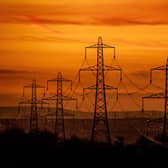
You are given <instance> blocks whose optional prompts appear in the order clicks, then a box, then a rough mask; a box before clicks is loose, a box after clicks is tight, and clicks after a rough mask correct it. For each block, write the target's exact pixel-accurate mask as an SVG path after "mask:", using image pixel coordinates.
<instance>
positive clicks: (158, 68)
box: [150, 65, 166, 83]
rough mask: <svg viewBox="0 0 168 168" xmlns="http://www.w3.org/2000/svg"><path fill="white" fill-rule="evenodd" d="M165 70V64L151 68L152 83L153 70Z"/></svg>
mask: <svg viewBox="0 0 168 168" xmlns="http://www.w3.org/2000/svg"><path fill="white" fill-rule="evenodd" d="M164 70H166V66H165V65H163V66H159V67H156V68H152V69H151V70H150V83H152V72H153V71H164Z"/></svg>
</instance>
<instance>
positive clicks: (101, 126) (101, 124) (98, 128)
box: [79, 37, 122, 143]
mask: <svg viewBox="0 0 168 168" xmlns="http://www.w3.org/2000/svg"><path fill="white" fill-rule="evenodd" d="M88 48H97V65H94V66H89V67H87V68H83V69H80V70H79V81H80V72H81V71H96V72H97V74H96V85H93V86H90V87H88V88H84V90H85V89H96V94H95V109H94V120H93V127H92V134H91V141H92V142H94V141H95V140H96V139H97V140H98V141H99V140H100V139H102V138H105V141H108V143H111V136H110V128H109V124H108V116H107V105H106V92H105V90H106V89H117V88H114V87H112V86H109V85H105V80H104V71H119V72H120V80H122V70H121V68H115V67H112V66H107V65H104V58H103V48H112V49H114V55H113V58H114V59H115V47H113V46H110V45H107V44H104V43H103V41H102V37H98V42H97V44H94V45H91V46H88V47H85V60H86V59H87V56H86V51H87V49H88Z"/></svg>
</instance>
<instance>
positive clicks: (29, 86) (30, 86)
mask: <svg viewBox="0 0 168 168" xmlns="http://www.w3.org/2000/svg"><path fill="white" fill-rule="evenodd" d="M26 88H32V85H26V86H23V96H24V95H25V89H26Z"/></svg>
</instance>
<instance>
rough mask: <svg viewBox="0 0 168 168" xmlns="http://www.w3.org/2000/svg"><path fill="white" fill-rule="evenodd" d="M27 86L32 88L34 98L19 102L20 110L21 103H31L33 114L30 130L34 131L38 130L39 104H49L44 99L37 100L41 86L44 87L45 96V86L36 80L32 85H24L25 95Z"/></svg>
mask: <svg viewBox="0 0 168 168" xmlns="http://www.w3.org/2000/svg"><path fill="white" fill-rule="evenodd" d="M25 88H30V89H32V95H31V96H32V98H31V100H26V101H22V102H19V112H20V105H22V104H24V105H26V104H29V105H31V114H30V131H32V132H38V113H37V105H38V104H40V105H43V104H48V103H45V102H43V101H42V100H37V89H39V88H41V89H44V96H45V87H43V86H40V85H37V84H36V80H33V81H32V84H31V85H27V86H24V87H23V96H24V95H25V93H24V92H25Z"/></svg>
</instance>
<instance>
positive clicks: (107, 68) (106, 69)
mask: <svg viewBox="0 0 168 168" xmlns="http://www.w3.org/2000/svg"><path fill="white" fill-rule="evenodd" d="M104 71H122V69H121V68H116V67H113V66H108V65H104Z"/></svg>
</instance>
